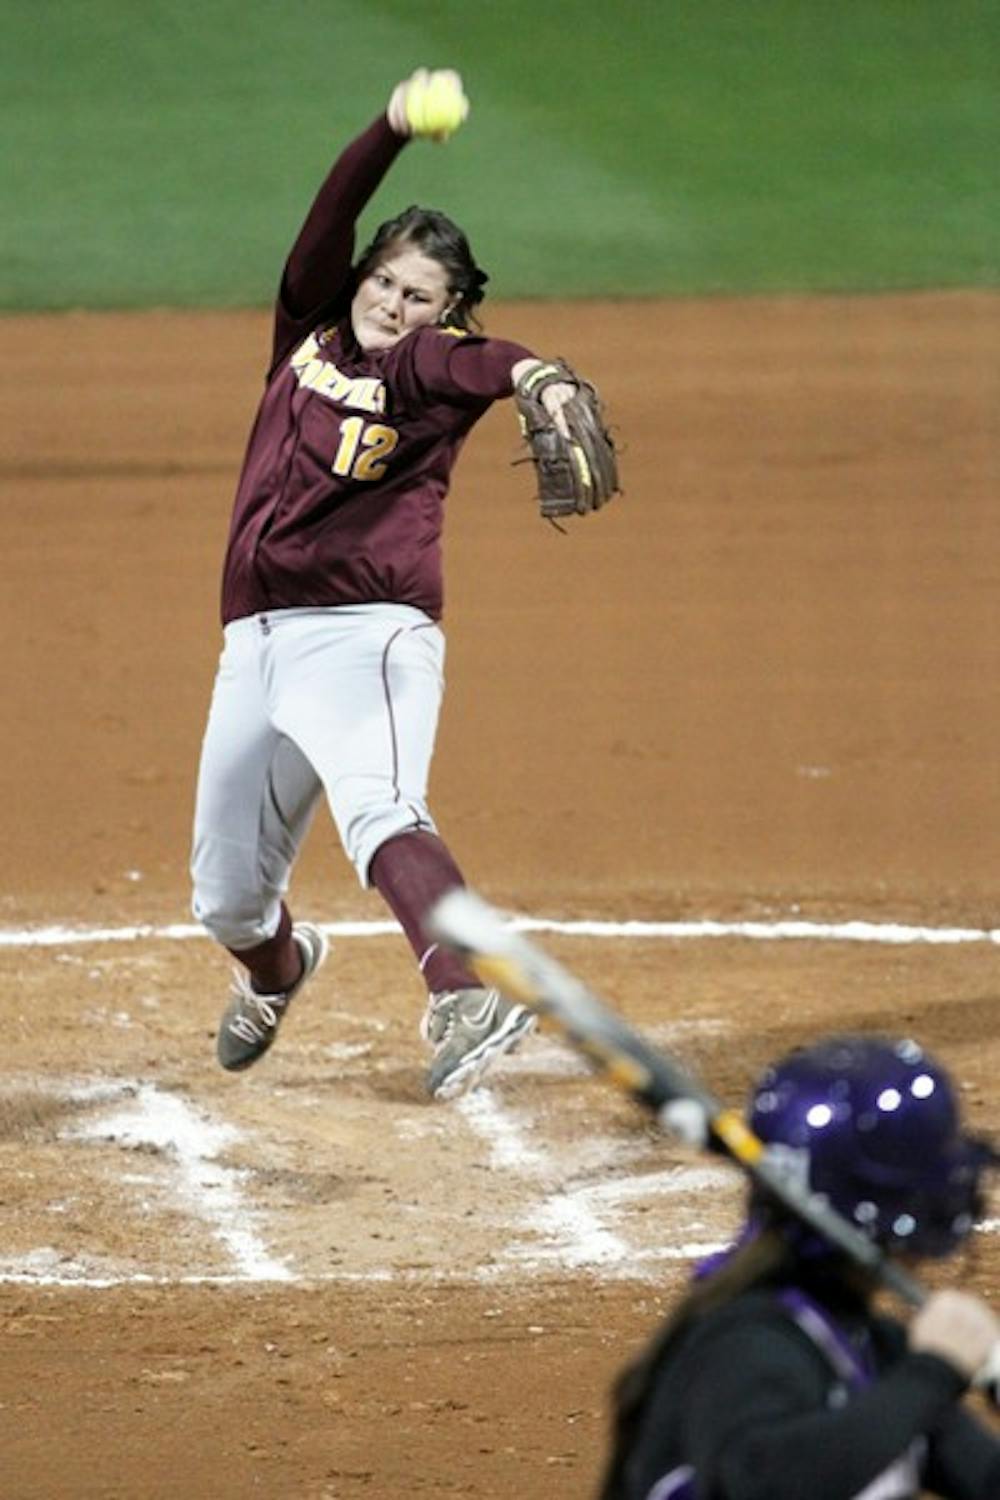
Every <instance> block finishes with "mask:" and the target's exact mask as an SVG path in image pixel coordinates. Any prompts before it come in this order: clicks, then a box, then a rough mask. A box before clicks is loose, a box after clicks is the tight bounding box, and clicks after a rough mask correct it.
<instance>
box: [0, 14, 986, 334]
mask: <svg viewBox="0 0 1000 1500" xmlns="http://www.w3.org/2000/svg"><path fill="white" fill-rule="evenodd" d="M423 62H426V63H428V64H430V65H431V66H444V65H454V66H457V67H459V68H460V69H461V70H462V72H463V74H464V75H465V78H466V82H467V86H468V88H469V92H470V94H471V97H472V101H473V112H472V115H471V118H470V120H469V122H468V124H467V126H466V127H465V128H464V130H463V131H461V132H460V133H459V134H458V135H457V136H456V137H455V139H454V140H453V141H452V142H450V143H449V145H448V146H446V147H434V146H430V145H427V144H425V143H420V144H417V145H414V146H413V147H412V148H410V149H409V150H407V151H406V152H405V153H404V155H403V157H402V159H401V160H400V162H399V163H398V164H397V166H396V168H395V169H394V170H393V172H392V174H391V175H390V178H389V179H388V181H387V182H386V184H385V185H384V186H383V188H382V189H381V191H380V193H379V195H378V196H377V198H376V200H375V202H374V203H373V205H372V207H371V209H370V210H369V212H368V214H366V217H365V220H364V221H363V223H362V233H363V234H366V233H367V232H368V231H369V230H370V229H372V228H374V226H375V224H376V223H377V222H378V221H379V220H380V219H381V218H384V217H386V216H387V215H388V214H390V213H392V212H395V211H396V209H397V208H398V207H400V206H402V205H403V204H405V203H408V202H412V201H421V202H425V203H431V204H434V205H435V206H438V207H441V208H444V209H445V210H447V211H448V212H450V213H452V214H453V215H454V216H455V217H456V218H457V219H458V220H459V221H460V222H461V223H463V225H465V227H466V228H467V229H468V231H469V233H470V237H471V238H472V242H473V246H474V248H475V250H476V253H477V255H478V256H479V258H480V259H481V260H482V262H483V263H484V264H485V265H486V266H487V268H488V269H489V270H490V271H491V273H492V276H493V282H492V285H491V293H492V294H494V295H501V296H504V295H506V296H515V295H518V296H552V295H567V296H587V295H606V296H653V295H661V294H675V293H696V292H715V291H723V292H733V291H782V290H800V289H832V290H839V289H848V288H870V289H879V288H889V287H912V286H960V285H995V284H997V283H998V282H1000V186H998V183H1000V174H998V172H997V169H996V163H997V161H998V160H1000V89H998V87H997V80H998V77H1000V6H997V5H996V4H995V3H994V0H837V3H835V4H830V3H829V0H619V3H618V4H617V5H614V6H612V5H608V4H606V3H600V4H599V3H596V0H594V3H569V0H562V3H560V0H551V3H550V4H548V5H547V6H539V5H538V4H537V0H535V3H533V4H529V3H528V0H436V3H435V0H428V3H426V4H424V5H422V6H417V5H416V4H414V3H413V0H370V3H367V4H366V5H365V6H364V7H360V6H357V5H355V4H354V3H342V0H203V3H201V4H198V5H195V4H193V3H191V0H174V3H172V4H169V5H168V4H165V3H154V0H4V5H3V7H2V10H0V126H2V130H3V137H4V143H5V150H4V159H5V163H6V165H5V169H4V175H3V177H2V179H0V306H2V307H5V308H8V309H12V308H19V307H68V306H80V305H88V306H95V307H99V306H137V305H140V306H141V305H145V304H149V303H158V304H179V305H208V304H214V305H256V304H261V303H266V302H268V301H269V300H270V298H271V296H272V294H273V289H274V285H275V280H276V277H277V274H278V271H279V269H280V263H281V260H282V259H283V256H284V253H285V250H286V248H287V245H288V243H289V241H290V239H291V237H292V235H293V234H294V233H295V230H296V229H297V227H298V224H299V222H300V221H301V217H302V215H303V213H304V211H305V209H306V207H307V206H308V202H309V200H310V197H311V195H312V192H313V190H314V188H315V187H316V185H317V183H318V181H319V179H320V177H321V176H322V174H323V172H324V171H325V169H326V167H327V166H328V164H329V162H330V160H331V159H332V157H333V155H334V154H335V153H336V151H337V149H338V148H339V146H340V145H341V144H343V143H345V142H346V140H347V139H349V138H350V136H351V135H352V134H354V133H355V132H356V131H357V130H358V129H360V128H361V127H362V126H363V125H365V124H366V123H367V122H368V120H369V119H370V118H372V116H373V115H374V114H375V113H376V112H377V111H378V110H379V109H381V108H382V107H383V105H384V102H385V98H386V96H387V94H388V91H389V88H390V87H391V85H392V83H393V82H394V81H395V80H396V79H397V78H399V77H401V76H404V75H405V74H406V73H408V72H409V71H410V70H411V69H412V68H413V67H415V66H416V65H418V64H419V63H423Z"/></svg>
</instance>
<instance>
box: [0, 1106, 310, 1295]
mask: <svg viewBox="0 0 1000 1500" xmlns="http://www.w3.org/2000/svg"><path fill="white" fill-rule="evenodd" d="M70 1097H71V1098H76V1099H78V1100H81V1101H84V1102H87V1101H93V1100H101V1101H102V1102H103V1101H104V1100H111V1099H114V1100H115V1107H114V1108H113V1109H112V1110H111V1111H110V1112H104V1113H100V1114H98V1115H95V1116H94V1117H93V1118H91V1119H88V1120H86V1121H85V1122H83V1123H82V1124H77V1125H74V1126H71V1127H70V1128H69V1129H67V1130H66V1131H64V1132H63V1138H64V1139H67V1140H80V1141H89V1142H92V1143H98V1142H101V1141H106V1142H110V1143H112V1144H114V1145H115V1146H118V1147H119V1148H121V1149H122V1150H126V1151H135V1150H139V1149H142V1148H147V1149H148V1148H152V1149H154V1150H155V1151H156V1152H157V1153H158V1154H159V1155H160V1156H161V1157H162V1159H163V1160H164V1161H165V1162H166V1163H168V1165H169V1168H170V1178H169V1181H170V1188H171V1190H172V1192H173V1195H174V1196H175V1198H176V1199H177V1200H178V1201H179V1202H180V1203H181V1204H182V1205H183V1206H184V1208H185V1209H186V1210H187V1212H189V1213H190V1214H191V1216H192V1217H193V1218H194V1219H195V1220H198V1221H200V1222H201V1223H203V1224H205V1225H206V1226H207V1228H208V1230H209V1232H210V1234H211V1235H212V1236H213V1237H214V1238H215V1239H216V1240H218V1242H219V1243H220V1245H221V1246H222V1248H223V1250H224V1251H225V1253H226V1257H227V1260H228V1262H229V1264H230V1266H231V1268H232V1269H231V1271H230V1272H227V1273H224V1274H223V1275H222V1276H220V1277H218V1278H216V1277H208V1276H206V1277H195V1278H190V1277H188V1278H185V1277H180V1278H168V1279H177V1280H191V1279H194V1280H215V1279H219V1280H232V1281H255V1282H257V1281H292V1280H294V1279H295V1277H294V1273H293V1272H292V1270H291V1269H290V1268H289V1266H288V1265H287V1263H286V1262H284V1261H281V1260H277V1259H275V1258H274V1257H273V1256H272V1255H271V1254H270V1253H269V1251H268V1250H267V1248H266V1246H265V1245H264V1243H263V1240H262V1239H261V1238H260V1236H259V1235H258V1233H257V1231H256V1227H255V1225H256V1220H257V1217H258V1216H257V1214H256V1213H255V1212H254V1210H253V1209H252V1207H251V1206H250V1204H249V1203H248V1202H247V1200H246V1198H245V1197H244V1195H243V1194H242V1193H241V1191H240V1182H241V1176H242V1174H241V1173H239V1172H237V1171H234V1170H232V1169H230V1168H226V1167H224V1166H222V1165H220V1163H219V1162H218V1161H217V1159H216V1158H217V1157H218V1156H219V1155H220V1154H221V1153H222V1152H223V1151H224V1150H225V1149H226V1148H227V1147H228V1146H230V1145H231V1144H233V1143H234V1142H235V1141H236V1140H238V1139H239V1131H237V1130H236V1129H235V1128H234V1127H233V1126H231V1125H228V1124H223V1123H222V1122H220V1121H217V1120H213V1119H212V1118H211V1117H210V1116H209V1115H208V1114H206V1113H205V1112H204V1111H202V1110H199V1109H195V1107H194V1106H193V1105H191V1104H189V1103H187V1101H186V1100H184V1099H183V1098H181V1097H180V1096H179V1095H178V1094H172V1093H166V1092H164V1091H163V1090H162V1089H158V1088H157V1087H156V1086H155V1085H154V1084H150V1083H134V1082H121V1083H116V1084H106V1083H96V1084H89V1085H84V1086H82V1087H80V1088H77V1089H74V1090H71V1091H70ZM156 1280H157V1278H155V1277H151V1276H146V1275H145V1274H144V1273H139V1274H138V1275H136V1274H131V1275H130V1274H123V1275H118V1274H116V1273H110V1274H109V1275H100V1274H99V1275H96V1276H95V1275H94V1274H93V1268H92V1267H90V1268H88V1266H87V1264H86V1261H85V1260H84V1259H79V1258H78V1259H72V1258H71V1259H69V1260H67V1259H66V1258H65V1257H62V1256H60V1255H59V1253H58V1252H56V1251H54V1250H52V1249H51V1247H47V1246H43V1247H40V1248H39V1249H38V1250H36V1251H35V1252H33V1255H31V1256H29V1257H28V1264H27V1265H25V1264H24V1262H23V1260H22V1261H21V1262H19V1263H18V1264H16V1265H12V1264H11V1263H10V1262H9V1261H8V1262H6V1263H5V1262H4V1261H2V1260H0V1282H19V1283H22V1284H23V1283H26V1282H31V1283H33V1284H43V1285H64V1286H87V1285H93V1286H107V1285H118V1284H119V1283H121V1282H143V1283H144V1282H147V1281H154V1282H155V1281H156Z"/></svg>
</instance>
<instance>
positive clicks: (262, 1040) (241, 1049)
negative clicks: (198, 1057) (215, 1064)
mask: <svg viewBox="0 0 1000 1500" xmlns="http://www.w3.org/2000/svg"><path fill="white" fill-rule="evenodd" d="M292 937H293V938H294V939H295V942H296V944H297V946H298V949H299V952H300V953H301V954H302V973H301V975H300V976H299V978H298V979H297V980H296V981H295V983H294V984H293V985H292V987H291V989H289V990H285V991H284V992H283V993H282V994H280V995H258V994H257V993H256V992H255V991H254V989H253V988H252V987H251V984H250V978H249V975H247V974H244V973H243V972H241V971H240V970H237V971H236V972H235V974H234V976H233V988H232V993H231V997H230V1001H229V1004H228V1005H227V1006H226V1010H225V1014H224V1015H223V1017H222V1020H221V1022H220V1023H219V1035H218V1037H217V1038H216V1043H215V1052H216V1056H217V1057H218V1059H219V1062H220V1063H221V1064H222V1066H223V1067H224V1068H226V1069H228V1071H229V1072H231V1073H238V1072H239V1071H240V1070H241V1069H242V1068H249V1066H250V1064H251V1063H255V1062H256V1061H257V1059H258V1057H262V1056H263V1055H264V1053H265V1052H266V1051H267V1049H268V1048H269V1047H270V1045H271V1043H272V1042H273V1041H274V1039H275V1037H276V1036H277V1034H278V1027H279V1026H280V1025H281V1022H282V1019H283V1017H284V1015H285V1012H286V1011H287V1009H288V1006H289V1004H290V1002H291V1000H292V998H293V997H294V996H295V995H297V994H298V992H299V990H300V989H301V988H302V986H303V985H304V984H305V982H306V980H307V979H311V978H312V976H313V975H314V974H315V972H316V970H317V969H318V968H319V966H320V964H321V963H322V962H323V960H324V959H325V958H326V955H327V953H328V952H329V950H330V945H329V943H328V942H327V940H326V938H325V937H324V936H323V934H322V933H321V932H320V930H319V928H318V927H314V926H313V925H312V923H311V922H296V923H295V925H294V926H293V928H292Z"/></svg>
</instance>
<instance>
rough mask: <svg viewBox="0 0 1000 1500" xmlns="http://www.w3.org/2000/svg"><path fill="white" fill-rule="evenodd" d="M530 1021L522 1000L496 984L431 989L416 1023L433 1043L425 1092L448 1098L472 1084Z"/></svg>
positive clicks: (512, 1044)
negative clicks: (492, 987)
mask: <svg viewBox="0 0 1000 1500" xmlns="http://www.w3.org/2000/svg"><path fill="white" fill-rule="evenodd" d="M534 1024H535V1017H534V1014H533V1013H532V1012H531V1011H530V1010H528V1009H527V1007H526V1006H524V1005H518V1004H516V1003H515V1002H514V1001H513V1000H505V999H504V997H503V996H502V995H501V994H500V992H499V990H488V989H481V988H476V989H467V990H439V991H438V993H437V994H434V995H431V996H430V998H429V1000H428V1002H427V1010H426V1012H425V1014H424V1018H423V1021H422V1022H421V1025H420V1033H421V1035H422V1037H423V1038H424V1041H425V1042H430V1044H431V1046H432V1047H433V1048H434V1060H433V1062H432V1063H431V1065H430V1068H429V1069H428V1072H427V1091H428V1093H430V1094H433V1096H434V1097H435V1098H436V1099H450V1098H451V1097H452V1096H453V1095H454V1094H458V1093H461V1091H462V1090H463V1089H465V1088H469V1087H471V1086H472V1085H473V1084H475V1083H476V1082H477V1081H478V1079H479V1078H480V1076H481V1075H482V1074H483V1073H484V1072H485V1071H486V1069H487V1068H488V1067H489V1066H490V1064H491V1063H493V1062H494V1061H495V1060H496V1059H497V1058H498V1057H502V1056H503V1054H504V1053H505V1052H510V1051H511V1049H512V1048H514V1047H516V1046H517V1044H518V1042H519V1041H520V1040H521V1038H522V1037H523V1036H525V1035H526V1034H527V1032H529V1031H530V1030H531V1028H532V1027H533V1026H534Z"/></svg>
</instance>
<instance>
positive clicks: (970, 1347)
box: [909, 1290, 1000, 1380]
mask: <svg viewBox="0 0 1000 1500" xmlns="http://www.w3.org/2000/svg"><path fill="white" fill-rule="evenodd" d="M909 1339H910V1348H911V1349H913V1350H919V1351H921V1352H922V1353H924V1354H936V1355H937V1356H938V1358H939V1359H943V1360H946V1361H947V1362H948V1364H950V1365H951V1366H953V1368H954V1369H956V1370H957V1371H958V1372H959V1374H960V1375H962V1376H964V1378H965V1379H966V1380H972V1379H973V1377H974V1376H975V1375H976V1374H978V1372H979V1371H980V1370H981V1369H982V1367H983V1365H985V1364H986V1362H987V1360H988V1359H989V1358H990V1355H991V1354H992V1352H993V1349H994V1348H995V1346H996V1345H997V1343H1000V1319H998V1318H997V1316H996V1314H995V1313H994V1312H993V1310H992V1309H991V1308H990V1307H988V1306H987V1304H986V1303H985V1302H984V1301H983V1300H982V1298H981V1297H973V1296H972V1295H971V1294H970V1293H968V1292H956V1291H951V1290H949V1291H943V1292H935V1293H933V1295H932V1296H930V1297H928V1299H927V1301H926V1302H925V1303H924V1305H923V1307H922V1308H921V1309H920V1311H919V1312H918V1313H916V1314H915V1316H914V1318H913V1321H912V1322H911V1323H910V1333H909Z"/></svg>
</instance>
